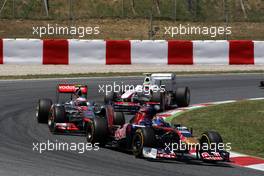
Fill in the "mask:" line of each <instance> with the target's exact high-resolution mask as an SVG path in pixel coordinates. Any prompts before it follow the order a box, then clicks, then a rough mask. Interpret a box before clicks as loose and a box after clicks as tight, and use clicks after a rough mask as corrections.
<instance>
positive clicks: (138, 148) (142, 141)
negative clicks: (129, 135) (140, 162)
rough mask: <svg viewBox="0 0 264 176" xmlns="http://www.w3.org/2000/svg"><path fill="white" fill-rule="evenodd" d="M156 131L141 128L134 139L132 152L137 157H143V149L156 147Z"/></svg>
mask: <svg viewBox="0 0 264 176" xmlns="http://www.w3.org/2000/svg"><path fill="white" fill-rule="evenodd" d="M155 143H156V142H155V131H154V130H153V128H149V127H146V128H139V129H137V131H136V133H135V135H134V136H133V139H132V151H133V154H134V156H135V157H137V158H140V157H142V156H143V153H142V152H143V147H155Z"/></svg>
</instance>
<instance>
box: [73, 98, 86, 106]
mask: <svg viewBox="0 0 264 176" xmlns="http://www.w3.org/2000/svg"><path fill="white" fill-rule="evenodd" d="M75 105H76V106H87V100H86V98H83V97H79V98H77V99H76V100H75Z"/></svg>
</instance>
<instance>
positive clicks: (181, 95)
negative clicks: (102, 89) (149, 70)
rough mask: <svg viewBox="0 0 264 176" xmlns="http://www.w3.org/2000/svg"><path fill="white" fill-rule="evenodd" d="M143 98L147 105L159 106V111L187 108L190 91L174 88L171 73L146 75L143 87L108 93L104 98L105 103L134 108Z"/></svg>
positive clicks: (185, 88) (174, 80) (183, 88)
mask: <svg viewBox="0 0 264 176" xmlns="http://www.w3.org/2000/svg"><path fill="white" fill-rule="evenodd" d="M143 98H144V99H145V100H144V101H145V102H148V103H149V104H159V105H160V110H161V111H164V110H166V109H170V108H172V107H175V106H177V107H187V106H189V104H190V89H189V88H188V87H182V88H181V87H176V76H175V74H173V73H155V74H146V77H145V79H144V83H143V85H138V86H136V87H135V88H132V89H131V90H126V92H110V93H108V94H106V96H105V103H106V104H108V103H112V104H117V105H119V107H121V105H123V106H135V105H136V104H138V101H139V99H143ZM132 109H133V108H132Z"/></svg>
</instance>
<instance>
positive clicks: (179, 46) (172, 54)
mask: <svg viewBox="0 0 264 176" xmlns="http://www.w3.org/2000/svg"><path fill="white" fill-rule="evenodd" d="M168 64H177V65H192V64H193V43H192V41H175V40H171V41H168Z"/></svg>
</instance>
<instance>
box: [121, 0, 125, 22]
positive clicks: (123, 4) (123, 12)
mask: <svg viewBox="0 0 264 176" xmlns="http://www.w3.org/2000/svg"><path fill="white" fill-rule="evenodd" d="M121 3H122V18H124V16H125V2H124V0H122V2H121Z"/></svg>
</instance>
